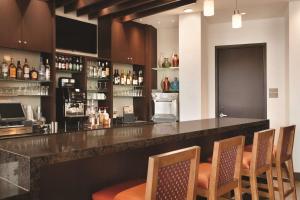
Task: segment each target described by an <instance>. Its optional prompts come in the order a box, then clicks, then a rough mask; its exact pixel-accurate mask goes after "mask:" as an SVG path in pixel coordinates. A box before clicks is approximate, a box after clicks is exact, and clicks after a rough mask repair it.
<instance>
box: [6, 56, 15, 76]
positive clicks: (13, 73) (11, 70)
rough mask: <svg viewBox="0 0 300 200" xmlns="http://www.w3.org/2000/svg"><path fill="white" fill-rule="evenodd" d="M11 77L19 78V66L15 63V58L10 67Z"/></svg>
mask: <svg viewBox="0 0 300 200" xmlns="http://www.w3.org/2000/svg"><path fill="white" fill-rule="evenodd" d="M8 72H9V78H10V79H16V78H17V67H16V65H15V64H14V59H13V58H11V61H10V65H9V67H8Z"/></svg>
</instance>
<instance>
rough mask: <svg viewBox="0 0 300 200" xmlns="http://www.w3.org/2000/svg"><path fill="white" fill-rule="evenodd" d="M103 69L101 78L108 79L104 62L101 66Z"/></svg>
mask: <svg viewBox="0 0 300 200" xmlns="http://www.w3.org/2000/svg"><path fill="white" fill-rule="evenodd" d="M101 69H102V73H101V78H106V70H105V65H104V62H103V63H102V65H101Z"/></svg>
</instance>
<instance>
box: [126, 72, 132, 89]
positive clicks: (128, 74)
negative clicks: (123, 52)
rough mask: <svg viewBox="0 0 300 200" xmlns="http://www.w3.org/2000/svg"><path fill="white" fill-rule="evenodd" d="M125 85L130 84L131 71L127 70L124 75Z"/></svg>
mask: <svg viewBox="0 0 300 200" xmlns="http://www.w3.org/2000/svg"><path fill="white" fill-rule="evenodd" d="M126 85H132V77H131V72H130V70H128V73H127V76H126Z"/></svg>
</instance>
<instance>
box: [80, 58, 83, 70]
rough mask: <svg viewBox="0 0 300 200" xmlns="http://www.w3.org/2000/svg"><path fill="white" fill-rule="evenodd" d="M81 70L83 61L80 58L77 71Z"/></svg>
mask: <svg viewBox="0 0 300 200" xmlns="http://www.w3.org/2000/svg"><path fill="white" fill-rule="evenodd" d="M82 69H83V59H82V57H80V62H79V71H82Z"/></svg>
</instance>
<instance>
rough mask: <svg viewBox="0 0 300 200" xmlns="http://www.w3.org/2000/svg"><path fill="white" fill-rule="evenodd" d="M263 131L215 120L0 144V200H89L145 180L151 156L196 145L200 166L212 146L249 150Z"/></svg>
mask: <svg viewBox="0 0 300 200" xmlns="http://www.w3.org/2000/svg"><path fill="white" fill-rule="evenodd" d="M268 128H269V120H260V119H238V118H216V119H206V120H198V121H188V122H178V123H165V124H153V125H143V126H135V127H126V128H112V129H107V130H98V131H88V132H79V133H69V134H55V135H42V136H32V137H24V138H12V139H5V140H0V177H1V181H2V182H3V181H4V182H5V183H4V184H1V182H0V192H1V191H2V194H0V199H1V197H2V196H3V198H2V199H32V200H37V199H41V200H66V199H72V200H90V199H91V194H92V193H93V192H95V191H97V190H99V189H101V188H103V187H106V186H110V185H112V184H116V183H119V182H122V181H126V180H131V179H145V178H146V174H147V165H148V157H149V156H151V155H155V154H159V153H163V152H168V151H172V150H175V149H180V148H184V147H188V146H193V145H198V146H201V148H202V149H201V161H205V160H206V159H207V158H208V157H209V156H210V155H211V154H212V150H213V143H214V141H217V140H221V139H224V138H229V137H233V136H237V135H244V136H246V144H250V143H252V139H253V134H254V132H256V131H260V130H264V129H268ZM7 184H11V185H13V186H14V187H17V188H14V187H12V186H11V187H8V186H7ZM2 185H4V186H2ZM1 187H2V188H1ZM3 187H6V188H9V189H6V190H5V189H3ZM3 192H4V193H3ZM10 195H11V198H9V197H10ZM4 197H5V198H4Z"/></svg>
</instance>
